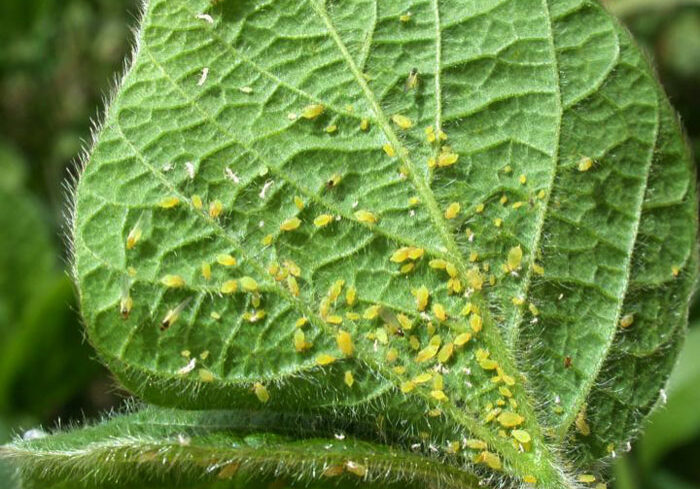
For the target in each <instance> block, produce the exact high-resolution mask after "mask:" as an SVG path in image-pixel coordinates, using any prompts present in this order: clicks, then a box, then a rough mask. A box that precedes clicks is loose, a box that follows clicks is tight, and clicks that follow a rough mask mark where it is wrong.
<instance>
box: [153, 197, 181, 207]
mask: <svg viewBox="0 0 700 489" xmlns="http://www.w3.org/2000/svg"><path fill="white" fill-rule="evenodd" d="M179 203H180V199H179V198H177V197H174V196H173V197H166V198H164V199H163V200H161V201H160V203H159V204H158V205H159V206H160V207H162V208H163V209H171V208H173V207H175V206H176V205H178V204H179Z"/></svg>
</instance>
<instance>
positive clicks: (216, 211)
mask: <svg viewBox="0 0 700 489" xmlns="http://www.w3.org/2000/svg"><path fill="white" fill-rule="evenodd" d="M223 208H224V205H223V204H222V203H221V201H220V200H218V199H217V200H215V201H213V202H212V203H211V204H209V217H211V218H212V219H216V218H217V217H219V216H220V215H221V212H222V210H223Z"/></svg>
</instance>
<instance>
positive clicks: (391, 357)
mask: <svg viewBox="0 0 700 489" xmlns="http://www.w3.org/2000/svg"><path fill="white" fill-rule="evenodd" d="M397 358H399V352H398V350H397V349H396V348H390V349H389V351H387V352H386V361H387V362H388V363H394V362H395V361H396V359H397Z"/></svg>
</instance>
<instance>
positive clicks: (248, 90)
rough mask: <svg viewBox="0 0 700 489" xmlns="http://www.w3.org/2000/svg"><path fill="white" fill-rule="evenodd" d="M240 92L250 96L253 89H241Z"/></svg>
mask: <svg viewBox="0 0 700 489" xmlns="http://www.w3.org/2000/svg"><path fill="white" fill-rule="evenodd" d="M239 90H240V91H241V92H243V93H245V94H246V95H250V94H251V93H253V89H252V88H251V87H241V88H239Z"/></svg>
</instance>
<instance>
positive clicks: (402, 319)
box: [396, 314, 413, 331]
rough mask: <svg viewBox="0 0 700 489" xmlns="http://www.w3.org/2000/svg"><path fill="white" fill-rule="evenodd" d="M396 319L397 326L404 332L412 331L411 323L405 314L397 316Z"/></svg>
mask: <svg viewBox="0 0 700 489" xmlns="http://www.w3.org/2000/svg"><path fill="white" fill-rule="evenodd" d="M396 319H398V321H399V324H400V325H401V327H402V328H403V329H404V330H405V331H410V330H412V329H413V321H411V319H410V318H409V317H408V316H406V315H405V314H397V315H396Z"/></svg>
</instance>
